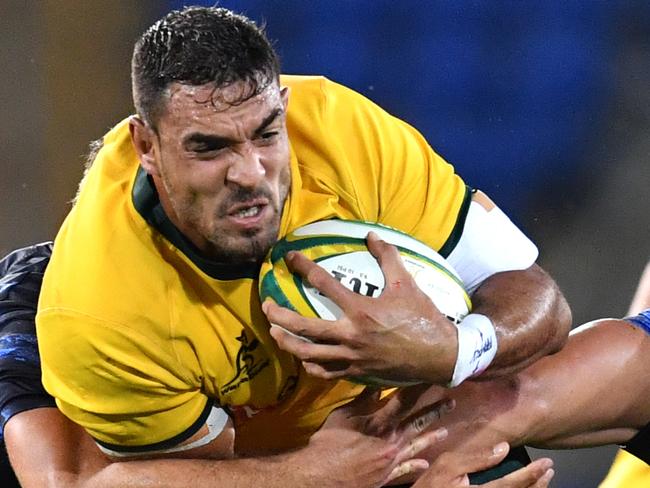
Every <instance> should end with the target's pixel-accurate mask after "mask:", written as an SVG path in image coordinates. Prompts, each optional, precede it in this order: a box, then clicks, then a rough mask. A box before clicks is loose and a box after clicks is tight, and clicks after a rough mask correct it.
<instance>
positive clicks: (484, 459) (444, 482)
mask: <svg viewBox="0 0 650 488" xmlns="http://www.w3.org/2000/svg"><path fill="white" fill-rule="evenodd" d="M508 451H509V446H508V444H507V443H505V442H503V443H501V444H497V445H496V446H495V447H494V448H492V449H488V450H483V451H478V452H474V453H459V452H446V453H443V454H442V455H440V457H438V458H437V459H436V460H435V461H434V462H433V463H432V464H431V466H430V468H429V469H428V470H427V472H426V473H425V474H424V475H422V476H421V477H420V479H418V481H417V482H416V483H415V484H414V485H413V488H460V487H468V486H481V487H482V488H546V487H548V484H549V482H550V481H551V478H553V475H554V474H555V472H554V471H553V470H552V469H551V468H552V466H553V461H551V460H550V459H548V458H542V459H538V460H536V461H534V462H532V463H530V464H529V465H528V466H526V467H524V468H521V469H519V470H517V471H514V472H513V473H510V474H508V475H506V476H504V477H503V478H499V479H497V480H494V481H490V482H489V483H485V484H483V485H470V484H469V477H468V475H467V473H475V472H478V471H482V470H484V469H487V468H491V467H493V466H496V465H497V464H499V463H500V462H501V461H503V460H504V459H505V457H506V455H507V454H508Z"/></svg>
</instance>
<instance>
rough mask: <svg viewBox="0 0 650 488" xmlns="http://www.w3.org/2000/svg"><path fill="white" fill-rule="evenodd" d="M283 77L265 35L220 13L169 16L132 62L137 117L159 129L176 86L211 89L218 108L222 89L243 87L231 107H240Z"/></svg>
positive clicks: (140, 44)
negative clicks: (170, 91) (169, 93)
mask: <svg viewBox="0 0 650 488" xmlns="http://www.w3.org/2000/svg"><path fill="white" fill-rule="evenodd" d="M279 76H280V66H279V61H278V57H277V54H276V53H275V51H274V50H273V47H272V46H271V43H270V42H269V40H268V38H267V37H266V35H265V33H264V29H263V28H262V27H259V26H257V25H256V24H255V23H254V22H253V21H252V20H250V19H248V18H247V17H244V16H242V15H238V14H235V13H234V12H232V11H230V10H228V9H225V8H220V7H186V8H184V9H182V10H174V11H172V12H170V13H168V14H167V15H165V16H164V17H163V18H162V19H160V20H158V21H157V22H156V23H155V24H153V25H152V26H151V27H149V29H147V31H146V32H145V33H144V34H142V36H141V37H140V38H139V39H138V41H137V42H136V44H135V47H134V50H133V58H132V62H131V79H132V84H133V102H134V104H135V108H136V111H137V112H138V115H140V117H141V118H142V119H143V120H144V121H145V122H146V123H148V124H149V125H150V126H151V127H152V128H154V129H155V128H156V122H157V120H158V118H159V117H160V115H161V114H162V113H163V112H164V109H165V96H166V94H167V89H168V88H169V86H170V85H171V84H172V83H181V84H186V85H194V86H199V85H205V84H210V83H211V84H213V86H214V91H213V92H212V101H213V103H214V97H218V95H219V94H218V90H219V89H221V88H225V87H228V86H229V85H232V84H234V83H238V82H241V81H243V82H245V83H244V87H245V88H244V90H243V92H242V93H241V94H240V96H239V97H238V98H237V99H236V100H228V101H227V102H228V103H229V104H230V105H237V104H240V103H243V102H245V101H246V100H248V99H250V98H252V97H254V96H256V95H258V94H260V93H261V92H263V91H264V90H265V89H266V88H267V87H268V86H269V85H271V84H272V83H274V82H277V81H278V80H279ZM220 101H224V100H220Z"/></svg>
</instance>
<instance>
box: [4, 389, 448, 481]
mask: <svg viewBox="0 0 650 488" xmlns="http://www.w3.org/2000/svg"><path fill="white" fill-rule="evenodd" d="M375 402H376V398H373V397H371V396H370V395H365V396H362V398H359V399H358V400H355V401H354V402H352V403H351V404H349V405H347V406H344V407H341V408H339V409H337V410H335V411H334V412H333V413H332V414H331V415H330V417H329V418H328V419H327V421H326V422H325V424H324V425H323V427H322V428H321V429H320V430H319V431H318V432H317V433H316V434H315V435H314V436H313V437H312V439H311V440H310V442H309V444H308V446H306V447H305V448H302V449H299V450H296V451H293V452H289V453H286V454H280V455H276V456H268V457H257V458H247V459H228V460H221V461H217V460H206V459H149V460H145V459H141V460H137V461H130V462H112V461H111V460H109V459H108V458H106V457H105V456H104V455H103V454H102V453H101V452H100V451H99V450H98V449H97V446H96V444H95V443H94V441H93V440H92V438H91V437H90V436H89V435H88V434H87V433H86V432H84V430H83V429H82V428H81V427H79V426H78V425H76V424H74V423H73V422H71V421H70V420H69V419H67V418H66V417H64V416H63V415H62V414H61V413H60V412H59V411H58V410H57V409H55V408H38V409H34V410H29V411H25V412H22V413H20V414H17V415H15V416H14V417H12V419H11V420H10V421H9V422H8V423H7V425H6V428H5V439H6V445H7V449H8V452H9V455H10V459H11V462H12V465H13V467H14V470H15V471H16V473H17V476H18V478H19V480H20V482H21V485H22V486H23V488H32V487H33V488H44V487H45V488H64V487H65V488H108V487H123V488H138V487H147V488H151V487H157V488H162V487H166V488H176V487H178V488H181V487H187V486H192V487H194V488H208V487H217V486H232V487H237V486H266V487H269V488H274V487H277V488H281V487H282V488H284V487H286V486H304V487H309V486H314V487H319V488H321V487H338V486H350V487H352V486H354V487H379V486H383V485H384V484H385V483H387V482H390V481H391V480H392V479H394V478H397V477H399V476H401V475H403V474H405V473H408V472H414V471H418V470H419V471H421V470H423V469H426V467H427V466H428V464H427V463H426V462H425V461H424V460H422V459H418V458H417V454H418V452H420V451H421V450H423V449H426V448H427V447H430V446H431V445H432V444H433V443H435V442H436V441H437V440H440V439H441V438H442V437H443V436H444V432H445V431H444V430H443V431H433V432H427V433H424V434H422V433H421V425H422V424H421V423H419V422H417V421H416V420H413V421H412V422H408V423H407V424H405V425H403V426H401V427H400V428H399V429H395V430H394V431H392V432H391V433H389V434H388V435H384V436H383V437H382V436H379V435H377V433H375V432H368V431H366V429H367V426H368V425H370V423H371V422H369V421H368V419H369V415H368V412H369V411H371V410H372V409H373V406H374V405H375ZM384 409H386V410H389V411H391V413H396V412H395V411H394V410H395V404H391V403H390V402H389V403H386V404H384V406H383V407H382V408H380V409H379V411H378V412H377V413H378V414H379V416H382V415H383V414H384V413H383V410H384ZM416 425H417V428H416V427H415V426H416Z"/></svg>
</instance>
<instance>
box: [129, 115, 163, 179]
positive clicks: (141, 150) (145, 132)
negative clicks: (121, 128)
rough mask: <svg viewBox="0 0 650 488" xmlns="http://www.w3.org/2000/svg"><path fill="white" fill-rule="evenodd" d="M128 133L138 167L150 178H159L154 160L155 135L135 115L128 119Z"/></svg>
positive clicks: (155, 159) (156, 160)
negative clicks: (136, 157)
mask: <svg viewBox="0 0 650 488" xmlns="http://www.w3.org/2000/svg"><path fill="white" fill-rule="evenodd" d="M129 132H131V141H132V142H133V147H134V148H135V152H136V153H137V154H138V158H139V159H140V165H141V166H142V168H143V169H144V170H145V171H146V172H147V173H149V174H150V175H151V176H160V171H159V169H158V159H157V158H156V149H155V144H154V142H155V140H156V134H155V132H154V131H153V129H151V128H150V127H149V126H148V125H147V124H145V123H144V122H143V121H142V119H141V118H140V117H138V116H136V115H134V116H132V117H131V118H130V119H129Z"/></svg>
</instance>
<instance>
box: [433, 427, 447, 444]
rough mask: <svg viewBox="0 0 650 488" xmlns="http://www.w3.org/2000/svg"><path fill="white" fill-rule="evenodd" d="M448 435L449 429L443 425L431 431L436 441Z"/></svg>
mask: <svg viewBox="0 0 650 488" xmlns="http://www.w3.org/2000/svg"><path fill="white" fill-rule="evenodd" d="M448 435H449V431H448V430H447V429H445V428H444V427H440V428H439V429H437V430H436V431H435V432H434V433H433V436H434V437H435V439H436V440H437V441H442V440H445V439H446V438H447V436H448Z"/></svg>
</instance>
